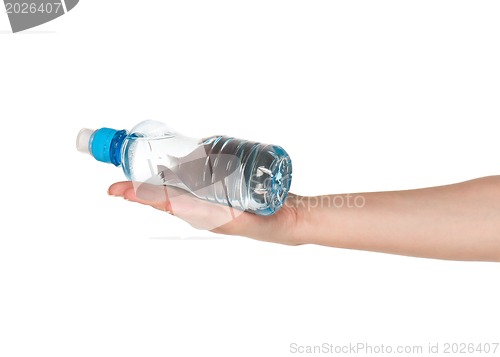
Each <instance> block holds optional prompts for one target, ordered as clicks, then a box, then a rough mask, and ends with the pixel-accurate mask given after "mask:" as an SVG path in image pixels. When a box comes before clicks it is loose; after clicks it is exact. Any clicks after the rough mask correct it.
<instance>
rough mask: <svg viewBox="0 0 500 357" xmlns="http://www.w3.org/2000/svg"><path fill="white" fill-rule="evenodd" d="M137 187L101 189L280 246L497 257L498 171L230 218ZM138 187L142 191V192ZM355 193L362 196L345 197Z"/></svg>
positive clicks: (309, 200)
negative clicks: (436, 185)
mask: <svg viewBox="0 0 500 357" xmlns="http://www.w3.org/2000/svg"><path fill="white" fill-rule="evenodd" d="M137 187H138V186H137V184H134V183H132V182H130V181H124V182H118V183H115V184H113V185H111V187H110V188H109V190H108V193H109V194H110V195H112V196H119V197H123V198H125V199H127V200H129V201H133V202H138V203H142V204H146V205H149V206H152V207H154V208H156V209H160V210H163V211H167V212H169V213H171V214H174V215H175V216H178V217H179V218H181V219H183V220H185V221H187V222H188V223H190V224H191V225H192V226H194V227H196V228H200V229H209V230H211V231H212V232H215V233H220V234H229V235H238V236H245V237H249V238H253V239H258V240H262V241H268V242H275V243H282V244H288V245H301V244H318V245H324V246H330V247H337V248H348V249H359V250H368V251H376V252H384V253H391V254H400V255H408V256H417V257H426V258H438V259H450V260H481V261H496V262H498V261H500V176H489V177H483V178H479V179H475V180H470V181H465V182H461V183H456V184H451V185H446V186H438V187H430V188H423V189H415V190H405V191H387V192H370V193H357V194H342V195H327V196H314V197H305V196H298V195H294V194H290V195H289V196H288V198H287V200H286V203H285V205H284V206H283V207H282V208H281V209H280V210H279V211H278V212H276V213H275V214H274V215H271V216H258V215H255V214H252V213H247V212H243V213H242V212H239V214H238V215H234V216H235V217H234V218H230V219H226V218H227V212H225V213H223V212H222V211H219V208H220V205H216V204H212V203H208V202H206V201H202V200H199V199H196V198H193V197H187V196H186V195H185V194H184V195H179V196H176V193H175V192H176V191H172V189H168V192H167V188H165V187H162V186H152V185H146V184H141V186H140V187H142V191H141V190H138V189H137ZM174 190H175V189H174ZM145 191H147V192H148V194H143V193H142V192H145ZM189 196H190V195H189ZM179 197H180V198H179ZM355 197H358V198H359V197H361V198H362V199H357V200H356V201H353V199H354V198H355ZM341 202H343V203H344V204H339V203H341ZM349 202H350V204H348V203H349ZM174 203H175V204H174ZM217 206H219V207H217ZM225 209H226V211H227V207H226V208H225ZM222 216H224V217H226V218H221V217H222ZM214 222H220V224H218V223H215V224H214Z"/></svg>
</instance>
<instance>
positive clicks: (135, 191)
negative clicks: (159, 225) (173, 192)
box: [123, 183, 172, 213]
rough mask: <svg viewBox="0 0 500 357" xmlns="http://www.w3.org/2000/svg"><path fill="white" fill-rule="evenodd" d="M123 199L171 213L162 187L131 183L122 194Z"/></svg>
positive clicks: (168, 201)
mask: <svg viewBox="0 0 500 357" xmlns="http://www.w3.org/2000/svg"><path fill="white" fill-rule="evenodd" d="M123 198H125V199H126V200H129V201H132V202H137V203H140V204H143V205H148V206H151V207H153V208H156V209H158V210H161V211H166V212H168V213H172V207H171V205H170V200H169V195H168V192H167V188H166V187H164V186H155V185H150V184H143V183H142V184H139V183H137V184H136V183H132V184H131V185H128V186H127V188H126V190H125V191H124V192H123Z"/></svg>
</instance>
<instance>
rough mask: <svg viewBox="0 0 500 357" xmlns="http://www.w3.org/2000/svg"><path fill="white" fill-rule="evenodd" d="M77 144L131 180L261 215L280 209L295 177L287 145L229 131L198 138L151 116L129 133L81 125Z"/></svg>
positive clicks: (82, 149) (82, 150) (79, 148)
mask: <svg viewBox="0 0 500 357" xmlns="http://www.w3.org/2000/svg"><path fill="white" fill-rule="evenodd" d="M77 149H78V150H79V151H81V152H84V153H89V154H91V155H92V156H93V157H94V158H95V159H96V160H98V161H102V162H106V163H111V164H114V165H115V166H121V167H122V169H123V172H124V173H125V176H126V177H127V178H128V179H129V180H132V181H139V182H148V183H152V184H155V185H168V186H174V187H178V188H180V189H183V190H186V191H189V192H190V193H192V194H193V195H195V196H196V197H198V198H200V199H204V200H207V201H210V202H214V203H219V204H224V205H227V206H230V207H234V208H237V209H239V210H245V211H248V212H253V213H256V214H259V215H270V214H273V213H275V212H276V211H277V210H278V209H280V208H281V207H282V206H283V204H284V202H285V199H286V197H287V194H288V191H289V189H290V183H291V179H292V163H291V160H290V157H289V156H288V154H287V153H286V152H285V150H284V149H283V148H281V147H279V146H276V145H267V144H261V143H256V142H252V141H247V140H241V139H236V138H233V137H229V136H220V135H217V136H211V137H208V138H204V139H195V138H190V137H187V136H183V135H181V134H178V133H176V132H174V131H173V130H172V129H170V128H169V127H168V126H167V125H166V124H164V123H161V122H157V121H152V120H146V121H143V122H141V123H139V124H138V125H136V126H135V127H134V128H133V129H132V130H131V131H130V132H128V131H126V130H115V129H110V128H101V129H98V130H92V129H82V130H81V131H80V133H79V134H78V137H77Z"/></svg>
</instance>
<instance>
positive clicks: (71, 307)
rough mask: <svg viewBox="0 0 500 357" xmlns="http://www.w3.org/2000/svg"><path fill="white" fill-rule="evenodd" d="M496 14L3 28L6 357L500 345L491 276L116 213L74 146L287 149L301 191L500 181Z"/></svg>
mask: <svg viewBox="0 0 500 357" xmlns="http://www.w3.org/2000/svg"><path fill="white" fill-rule="evenodd" d="M2 11H3V10H2ZM499 16H500V4H499V3H498V2H496V1H481V2H473V1H467V2H464V1H418V2H414V1H412V2H410V1H350V2H348V1H345V2H332V1H290V0H288V1H274V0H272V1H271V0H266V1H252V2H249V1H247V2H242V1H152V0H142V1H140V2H139V1H118V0H106V1H90V0H82V1H81V3H80V4H79V5H78V6H77V7H75V8H74V9H73V10H72V11H70V12H69V13H68V14H67V15H65V16H63V17H61V18H59V19H57V20H55V21H53V22H50V23H47V24H45V25H43V26H40V27H37V28H35V29H33V30H31V31H27V32H24V33H19V34H15V35H14V34H10V33H9V30H10V26H9V24H8V22H7V16H6V14H4V13H3V12H2V13H0V118H1V123H2V127H1V130H2V135H1V139H0V150H1V169H0V170H1V178H0V181H1V184H2V186H1V187H2V192H1V202H2V208H3V209H2V219H1V222H2V223H1V228H2V233H1V237H0V356H2V357H4V356H5V357H11V356H12V357H13V356H42V355H43V356H51V357H55V356H148V357H156V356H176V357H177V356H179V357H180V356H238V357H239V356H264V357H267V356H273V357H274V356H277V357H279V356H291V355H293V354H291V353H290V347H289V345H290V343H293V342H295V343H298V344H300V345H313V344H320V343H323V342H328V343H333V344H346V343H349V342H367V343H371V344H374V345H380V344H382V343H383V344H385V345H394V346H395V345H403V344H422V345H424V346H427V343H429V342H440V343H445V342H500V337H499V335H498V329H499V327H498V321H499V318H500V311H499V310H500V309H499V301H500V288H499V285H498V283H499V273H500V265H498V264H495V263H475V262H472V263H465V262H447V261H438V260H429V259H418V258H408V257H400V256H390V255H385V254H376V253H368V252H358V251H349V250H341V249H334V248H325V247H317V246H300V247H287V246H280V245H276V244H271V243H263V242H257V241H252V240H249V239H246V238H240V237H222V236H216V235H214V234H210V233H206V232H201V231H196V230H194V229H193V228H191V227H190V226H188V225H187V224H186V223H184V222H181V221H178V220H177V219H176V218H175V217H171V216H168V215H165V214H162V213H161V212H159V211H155V210H153V209H152V208H149V207H145V206H140V205H137V204H133V203H129V202H126V201H123V200H122V199H119V198H110V197H108V196H107V194H106V190H107V188H108V185H109V184H111V183H113V182H115V181H118V180H122V179H123V176H122V172H121V171H120V170H119V169H116V168H114V167H113V166H112V165H104V164H101V163H98V162H96V161H94V160H93V159H92V158H91V157H89V156H85V155H82V154H79V153H78V152H77V151H76V150H75V137H76V134H77V133H78V131H79V129H80V128H81V127H90V128H99V127H102V126H109V127H116V128H118V129H122V128H131V127H132V126H133V125H135V124H136V123H137V122H139V121H141V120H144V119H157V120H161V121H165V122H167V123H168V124H169V125H171V126H173V127H175V128H177V129H178V130H179V131H180V132H183V133H185V134H188V135H191V136H194V137H201V136H205V135H210V134H229V135H234V136H237V137H242V138H246V139H252V140H257V141H263V142H271V143H275V144H278V145H281V146H283V147H285V148H286V149H287V151H288V152H289V154H290V155H291V157H292V159H293V164H294V179H293V184H292V190H293V191H294V192H296V193H299V194H307V195H313V194H327V193H341V192H360V191H378V190H393V189H407V188H416V187H425V186H432V185H439V184H446V183H452V182H458V181H463V180H467V179H470V178H475V177H481V176H486V175H493V174H499V173H500V135H499V132H498V125H496V124H497V123H498V120H499V118H500V106H499V96H500V65H499V64H500V50H499V48H500V47H499V39H500V21H498V19H499ZM422 224H425V222H422ZM206 237H214V238H212V239H206ZM158 238H160V239H158ZM197 238H198V239H197ZM202 238H203V239H202ZM498 353H500V351H499V352H497V355H498Z"/></svg>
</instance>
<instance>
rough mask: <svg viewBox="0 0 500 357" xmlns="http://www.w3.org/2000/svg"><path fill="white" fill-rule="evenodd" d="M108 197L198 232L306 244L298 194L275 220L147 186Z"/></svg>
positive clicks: (116, 190) (123, 185)
mask: <svg viewBox="0 0 500 357" xmlns="http://www.w3.org/2000/svg"><path fill="white" fill-rule="evenodd" d="M108 194H109V195H112V196H119V197H123V198H124V199H126V200H128V201H132V202H137V203H141V204H144V205H148V206H151V207H154V208H156V209H159V210H162V211H165V212H167V213H170V214H172V215H174V216H176V217H179V218H181V219H182V220H184V221H186V222H187V223H189V224H190V225H191V226H193V227H194V228H197V229H204V230H210V231H211V232H214V233H220V234H230V235H239V236H245V237H250V238H254V239H258V240H263V241H269V242H275V243H282V244H288V245H298V244H301V243H302V237H303V226H304V218H305V217H304V216H305V210H304V209H302V208H300V205H299V204H298V203H299V201H300V197H299V196H296V195H294V194H289V195H288V198H287V200H286V203H285V205H284V206H283V207H282V208H281V209H280V210H279V211H278V212H276V213H275V214H273V215H271V216H258V215H256V214H253V213H248V212H242V211H239V210H237V209H234V208H231V207H227V206H224V205H219V204H215V203H210V202H207V201H204V200H201V199H199V198H196V197H195V196H194V195H192V194H190V193H188V192H186V191H184V190H181V189H178V188H174V187H167V186H156V185H151V184H147V183H137V182H131V181H124V182H117V183H115V184H113V185H111V186H110V188H109V190H108Z"/></svg>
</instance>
